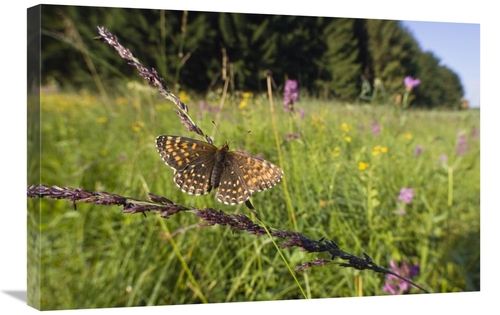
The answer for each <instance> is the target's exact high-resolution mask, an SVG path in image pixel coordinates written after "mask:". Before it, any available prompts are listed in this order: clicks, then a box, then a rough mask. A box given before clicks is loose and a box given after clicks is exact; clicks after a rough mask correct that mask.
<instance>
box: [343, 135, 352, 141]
mask: <svg viewBox="0 0 500 315" xmlns="http://www.w3.org/2000/svg"><path fill="white" fill-rule="evenodd" d="M344 139H345V142H351V140H352V139H351V137H349V136H346V137H345V138H344Z"/></svg>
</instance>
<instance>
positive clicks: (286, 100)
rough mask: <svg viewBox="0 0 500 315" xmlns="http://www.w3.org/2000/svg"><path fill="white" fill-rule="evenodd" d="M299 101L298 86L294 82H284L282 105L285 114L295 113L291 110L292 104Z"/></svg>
mask: <svg viewBox="0 0 500 315" xmlns="http://www.w3.org/2000/svg"><path fill="white" fill-rule="evenodd" d="M298 100H299V84H298V83H297V81H296V80H286V82H285V88H284V91H283V105H284V106H285V112H288V111H291V112H293V111H295V110H294V108H293V103H296V102H297V101H298Z"/></svg>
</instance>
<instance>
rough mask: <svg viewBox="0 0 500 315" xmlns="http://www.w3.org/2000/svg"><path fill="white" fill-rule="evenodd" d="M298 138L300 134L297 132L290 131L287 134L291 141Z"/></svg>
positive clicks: (287, 138)
mask: <svg viewBox="0 0 500 315" xmlns="http://www.w3.org/2000/svg"><path fill="white" fill-rule="evenodd" d="M298 138H299V135H298V134H296V133H293V134H291V133H289V134H287V135H286V136H285V139H286V141H290V140H292V139H298Z"/></svg>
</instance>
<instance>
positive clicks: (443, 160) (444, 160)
mask: <svg viewBox="0 0 500 315" xmlns="http://www.w3.org/2000/svg"><path fill="white" fill-rule="evenodd" d="M439 160H440V161H441V162H443V163H446V162H447V161H448V156H447V155H446V154H444V153H443V154H441V155H440V156H439Z"/></svg>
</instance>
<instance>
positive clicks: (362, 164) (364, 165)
mask: <svg viewBox="0 0 500 315" xmlns="http://www.w3.org/2000/svg"><path fill="white" fill-rule="evenodd" d="M368 166H370V164H368V163H365V162H359V163H358V169H359V170H360V171H364V170H366V169H367V168H368Z"/></svg>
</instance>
